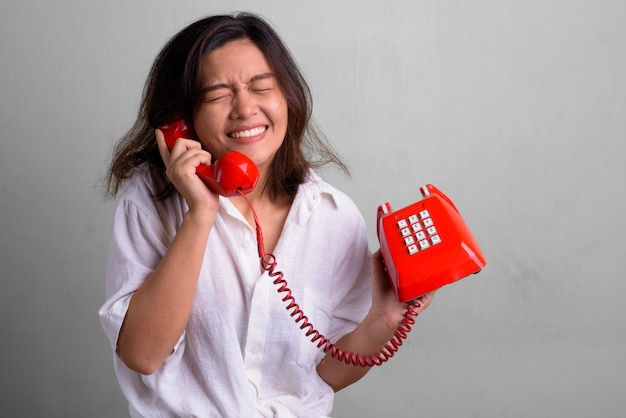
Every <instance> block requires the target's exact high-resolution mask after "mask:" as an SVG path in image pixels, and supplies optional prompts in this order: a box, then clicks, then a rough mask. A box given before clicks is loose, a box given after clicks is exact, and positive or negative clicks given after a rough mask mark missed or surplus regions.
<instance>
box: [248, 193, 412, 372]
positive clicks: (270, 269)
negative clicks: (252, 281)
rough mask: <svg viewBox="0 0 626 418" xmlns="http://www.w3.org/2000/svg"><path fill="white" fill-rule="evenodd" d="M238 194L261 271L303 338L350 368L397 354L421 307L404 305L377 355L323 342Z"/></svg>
mask: <svg viewBox="0 0 626 418" xmlns="http://www.w3.org/2000/svg"><path fill="white" fill-rule="evenodd" d="M239 194H240V195H241V196H242V197H243V198H244V200H245V201H246V203H247V204H248V206H249V207H250V210H251V211H252V215H253V216H254V222H255V224H256V235H257V247H258V252H259V258H260V259H261V267H262V268H263V270H265V271H266V272H267V273H268V275H269V277H271V278H273V279H274V281H273V283H274V284H275V285H276V286H278V289H277V291H278V293H282V294H284V297H283V298H282V301H283V302H285V303H286V305H287V306H286V307H285V309H287V310H288V311H289V310H291V314H290V315H291V316H292V317H294V318H295V323H296V324H297V325H299V326H300V329H302V330H305V329H306V331H305V335H306V336H307V337H309V338H310V340H311V342H312V343H317V347H318V348H322V347H323V350H324V353H328V352H330V355H331V356H332V357H334V358H335V359H337V360H339V361H343V362H344V363H346V364H352V365H353V366H361V367H372V366H380V365H381V364H383V363H384V362H386V361H387V360H389V359H390V358H391V357H393V356H394V354H395V353H396V352H397V351H398V350H399V348H400V347H401V346H402V344H403V340H405V339H406V338H407V336H408V333H409V332H410V331H411V326H412V325H414V324H415V318H416V317H417V316H418V315H419V313H418V312H417V311H416V309H418V308H419V307H420V306H421V304H420V303H419V302H418V301H417V300H412V301H410V302H407V309H406V312H405V313H404V316H403V318H402V321H401V322H400V325H399V326H398V328H397V329H396V332H395V333H394V335H393V337H392V338H391V339H390V340H389V342H388V343H387V344H385V346H384V347H383V348H382V349H380V350H379V351H377V352H375V353H372V354H358V353H353V352H351V351H344V350H343V349H342V348H340V347H338V346H337V345H335V344H334V343H333V342H331V341H330V339H328V338H326V337H325V336H324V335H323V334H321V333H320V332H319V331H318V330H316V329H315V327H314V326H313V324H312V323H310V322H309V318H308V317H307V316H306V315H305V314H304V312H303V311H302V310H301V309H300V306H299V305H298V303H296V300H295V298H294V297H293V295H292V294H291V289H290V288H289V284H288V283H287V280H285V279H284V277H283V276H284V275H283V272H282V271H276V267H277V265H278V263H277V262H276V256H274V254H271V253H266V252H265V247H264V243H263V231H262V230H261V224H260V223H259V219H258V217H257V215H256V212H255V210H254V207H252V203H251V202H250V201H249V200H248V198H247V196H246V195H245V194H244V193H243V192H242V191H241V190H240V191H239Z"/></svg>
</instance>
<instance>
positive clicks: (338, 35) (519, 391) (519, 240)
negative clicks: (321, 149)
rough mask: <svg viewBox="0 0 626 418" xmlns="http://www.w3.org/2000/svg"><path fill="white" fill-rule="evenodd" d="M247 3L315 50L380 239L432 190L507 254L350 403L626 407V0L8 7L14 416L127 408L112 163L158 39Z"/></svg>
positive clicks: (3, 241)
mask: <svg viewBox="0 0 626 418" xmlns="http://www.w3.org/2000/svg"><path fill="white" fill-rule="evenodd" d="M235 10H247V11H254V12H257V13H259V14H261V15H263V16H265V17H266V18H267V19H268V20H269V21H271V22H272V24H273V25H274V26H275V27H276V29H277V30H278V32H279V33H280V34H281V36H282V37H283V39H284V40H285V42H286V43H287V44H288V46H289V47H290V49H291V51H292V52H293V54H294V56H295V57H296V59H297V61H298V62H299V64H300V66H301V68H302V71H303V73H304V74H305V76H306V78H307V80H308V81H309V83H310V86H311V89H312V91H313V97H314V115H315V118H316V120H317V122H318V123H319V125H320V126H321V127H322V129H323V130H324V132H325V134H326V136H327V137H328V139H329V140H330V141H331V142H332V143H333V145H334V146H335V148H336V150H337V151H338V152H339V153H340V154H341V155H342V156H343V157H344V159H345V160H346V162H347V163H348V165H349V166H350V168H351V174H352V175H351V177H345V176H343V175H342V174H340V173H338V172H336V171H333V170H326V171H324V172H322V175H323V176H324V177H325V178H326V179H327V180H328V181H329V182H331V183H332V184H334V185H336V186H337V187H339V188H341V189H342V190H344V191H346V192H347V193H348V194H349V195H350V196H351V197H352V198H353V199H354V200H355V202H356V203H357V204H358V206H359V208H360V209H361V212H362V213H363V215H364V217H365V219H366V220H367V225H368V231H369V239H370V246H371V248H372V249H376V248H377V241H376V237H375V215H376V209H377V207H378V205H380V204H382V203H384V202H390V203H391V205H392V206H393V207H396V208H400V207H403V206H405V205H407V204H409V203H411V202H413V201H415V200H417V199H418V198H419V192H418V187H419V186H420V185H421V184H424V183H433V184H435V185H436V186H438V187H439V188H440V189H441V190H443V191H444V192H445V193H446V194H447V195H448V196H450V197H451V198H452V199H453V200H454V201H455V203H456V204H457V206H458V208H459V209H460V211H461V213H462V214H463V215H464V217H465V219H466V221H467V223H468V224H469V226H470V228H471V229H472V230H473V231H474V234H475V236H476V238H477V239H478V241H479V242H480V243H481V246H482V248H483V250H484V253H485V256H486V258H487V262H488V265H487V268H485V269H484V270H483V271H482V272H481V273H480V274H479V275H476V276H472V277H471V278H468V279H464V280H461V281H459V282H457V283H455V284H452V285H450V286H447V287H445V288H443V289H441V290H440V292H439V293H438V295H437V298H436V300H435V302H434V303H433V305H432V306H431V308H430V309H429V310H427V311H426V312H425V313H424V314H423V315H422V316H421V317H420V318H419V320H418V322H417V324H416V326H415V327H414V330H413V332H412V333H411V335H410V337H409V340H408V342H407V343H406V344H405V345H404V346H403V347H402V349H401V351H400V352H399V354H398V355H397V356H396V357H394V358H393V359H392V360H391V361H390V362H389V363H387V364H385V365H384V366H382V367H379V368H376V369H375V370H373V371H372V372H371V373H370V374H369V375H367V376H366V377H365V378H364V379H363V380H362V381H361V382H359V383H357V384H355V385H353V386H352V387H350V388H348V389H346V390H344V391H342V392H340V393H339V394H338V395H337V399H336V405H335V410H334V414H333V416H335V417H387V416H394V417H417V416H419V417H446V418H447V417H565V416H567V417H569V418H578V417H580V418H582V417H589V416H596V417H603V418H607V417H621V416H623V414H624V411H626V396H624V395H626V393H625V389H624V388H625V386H624V385H625V380H626V356H624V353H625V352H626V306H625V304H624V294H626V280H625V277H624V276H625V275H624V271H625V269H626V239H625V236H626V222H625V220H624V219H625V213H626V200H625V199H624V192H625V191H626V168H625V167H626V164H625V162H624V160H625V156H626V153H625V146H624V140H625V139H626V47H625V42H626V3H625V2H622V1H619V0H560V1H559V0H528V1H524V2H518V1H512V0H511V1H506V0H505V1H492V0H399V1H373V0H359V1H357V0H353V1H341V0H318V1H300V0H271V1H269V0H268V1H265V2H255V1H232V0H229V1H225V0H221V1H211V2H207V1H182V0H176V1H152V0H135V1H119V0H110V1H106V2H104V1H103V2H95V1H84V0H80V1H79V0H58V1H54V2H47V1H43V0H19V1H18V0H5V1H4V2H2V5H1V6H0V63H1V64H0V275H1V285H0V286H1V288H0V315H1V318H2V319H1V322H0V415H2V416H6V417H123V416H127V412H126V411H127V405H126V402H125V400H124V398H123V396H122V394H121V392H120V390H119V388H118V386H117V382H116V380H115V376H114V373H113V367H112V360H111V357H112V353H111V351H110V348H109V343H108V341H107V340H106V339H105V337H104V333H103V332H102V330H101V328H100V323H99V319H98V315H97V311H98V309H99V307H100V305H101V304H102V302H103V301H104V276H105V270H106V256H107V242H108V231H109V224H110V220H111V212H112V207H113V204H114V202H112V201H109V200H106V199H105V198H104V197H103V192H102V187H101V186H102V177H103V175H104V173H105V171H106V166H107V163H108V161H109V159H110V156H111V150H112V147H113V144H114V143H115V141H116V140H117V139H118V138H119V137H120V136H121V135H122V134H123V133H124V131H125V130H126V129H128V128H129V127H130V125H131V124H132V122H133V120H134V118H135V115H136V113H137V109H138V104H139V100H140V95H141V91H142V88H143V83H144V80H145V77H146V75H147V72H148V70H149V67H150V65H151V63H152V60H153V58H154V57H155V55H156V54H157V52H158V51H159V49H160V48H161V47H162V46H163V44H164V43H165V42H166V41H167V40H168V39H169V38H170V37H171V36H172V35H173V34H174V33H175V32H177V31H178V30H180V29H182V28H183V27H184V26H186V25H187V24H189V23H191V22H192V21H195V20H197V19H198V18H201V17H203V16H205V15H209V14H215V13H222V12H231V11H235ZM277 303H280V302H279V300H278V297H277ZM277 367H280V365H277Z"/></svg>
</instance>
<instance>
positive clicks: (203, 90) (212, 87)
mask: <svg viewBox="0 0 626 418" xmlns="http://www.w3.org/2000/svg"><path fill="white" fill-rule="evenodd" d="M273 77H274V74H273V73H263V74H257V75H255V76H253V77H252V78H251V79H250V80H249V81H248V83H246V84H250V83H253V82H255V81H258V80H265V79H267V78H273ZM229 87H230V86H229V85H228V84H225V83H217V84H211V85H210V86H204V87H202V88H201V89H200V93H208V92H210V91H215V90H219V89H227V88H229Z"/></svg>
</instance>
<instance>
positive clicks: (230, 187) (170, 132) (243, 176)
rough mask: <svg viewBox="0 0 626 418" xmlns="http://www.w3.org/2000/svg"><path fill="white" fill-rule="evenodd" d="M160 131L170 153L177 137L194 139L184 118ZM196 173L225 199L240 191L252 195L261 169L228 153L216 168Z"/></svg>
mask: <svg viewBox="0 0 626 418" xmlns="http://www.w3.org/2000/svg"><path fill="white" fill-rule="evenodd" d="M159 129H160V130H161V131H162V132H163V135H164V136H165V142H166V143H167V146H168V148H169V149H170V150H171V149H172V148H173V147H174V144H175V143H176V140H178V138H192V136H193V132H192V131H191V129H189V127H188V126H187V123H186V122H185V120H184V119H179V120H177V121H175V122H172V123H168V124H167V125H163V126H160V127H159ZM196 174H198V177H200V179H201V180H202V181H203V182H204V184H206V185H207V186H208V187H209V188H210V189H211V190H213V191H214V192H215V193H218V194H220V195H222V196H226V197H231V196H239V195H240V192H241V193H244V194H245V193H250V192H251V191H252V190H253V189H254V186H256V184H257V182H258V180H259V169H258V168H257V166H256V165H255V164H254V162H252V160H251V159H250V158H248V157H247V156H246V155H245V154H242V153H240V152H237V151H230V152H227V153H226V154H224V155H223V156H222V157H221V158H219V159H218V160H216V161H215V162H214V163H213V165H210V166H208V165H205V164H201V165H199V166H198V167H197V168H196Z"/></svg>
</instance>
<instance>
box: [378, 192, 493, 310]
mask: <svg viewBox="0 0 626 418" xmlns="http://www.w3.org/2000/svg"><path fill="white" fill-rule="evenodd" d="M420 191H421V193H422V196H423V199H422V200H420V201H418V202H416V203H413V204H412V205H409V206H407V207H405V208H403V209H400V210H397V211H395V212H392V210H391V206H390V205H389V203H385V204H384V205H381V206H380V207H379V208H378V222H377V232H378V239H379V241H380V248H381V252H382V255H383V259H384V260H385V267H386V268H387V274H388V276H389V280H390V282H391V285H392V286H393V288H394V290H395V292H396V296H397V297H398V300H399V301H400V302H406V301H409V300H412V299H415V298H417V297H419V296H421V295H423V294H424V293H427V292H430V291H431V290H435V289H438V288H440V287H442V286H444V285H446V284H448V283H452V282H454V281H456V280H459V279H462V278H464V277H466V276H469V275H470V274H472V273H478V272H479V271H480V270H481V269H482V268H483V267H484V266H485V265H486V262H485V258H484V257H483V254H482V251H481V249H480V247H479V246H478V243H477V242H476V240H475V239H474V236H473V235H472V233H471V232H470V230H469V228H468V227H467V225H466V224H465V221H464V220H463V218H462V217H461V214H460V213H459V211H458V209H457V208H456V207H455V206H454V203H452V200H450V198H448V197H447V196H446V195H445V194H443V193H442V192H441V191H440V190H439V189H437V188H436V187H435V186H433V185H432V184H427V185H425V186H422V187H421V188H420Z"/></svg>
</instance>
